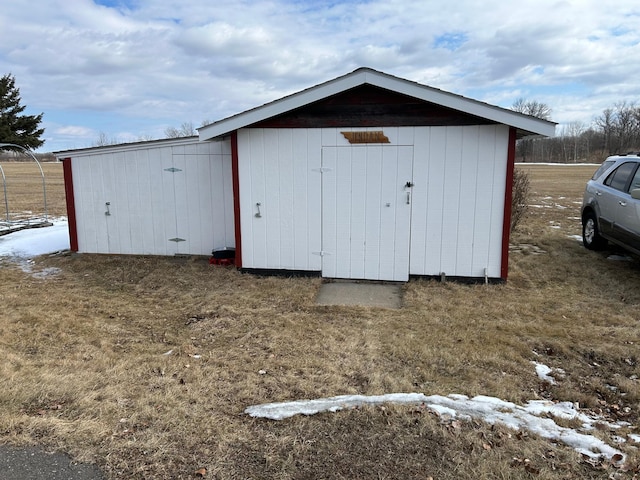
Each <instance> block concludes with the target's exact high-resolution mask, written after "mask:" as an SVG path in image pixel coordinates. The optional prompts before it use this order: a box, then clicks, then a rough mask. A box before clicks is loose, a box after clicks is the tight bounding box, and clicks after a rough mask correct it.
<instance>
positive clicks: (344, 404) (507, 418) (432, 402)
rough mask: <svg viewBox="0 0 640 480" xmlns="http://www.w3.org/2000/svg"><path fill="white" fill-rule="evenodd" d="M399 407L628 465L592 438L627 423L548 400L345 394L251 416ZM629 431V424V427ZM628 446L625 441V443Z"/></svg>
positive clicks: (258, 408) (544, 375) (254, 409)
mask: <svg viewBox="0 0 640 480" xmlns="http://www.w3.org/2000/svg"><path fill="white" fill-rule="evenodd" d="M532 363H534V364H535V368H536V373H537V375H538V377H539V378H540V379H541V380H543V381H547V382H549V383H555V379H554V378H553V377H551V376H550V374H551V373H553V372H555V373H557V374H560V375H562V374H563V373H564V372H563V371H562V369H551V368H549V367H547V366H546V365H543V364H541V363H537V362H532ZM384 403H394V404H400V405H422V406H424V407H425V408H427V409H429V410H431V411H432V412H434V413H436V414H437V415H439V416H441V417H447V418H459V419H461V420H471V419H475V420H481V421H484V422H486V423H488V424H490V425H493V424H496V423H499V424H502V425H505V426H507V427H509V428H512V429H514V430H527V431H529V432H532V433H535V434H537V435H539V436H540V437H542V438H546V439H548V440H553V441H558V442H562V443H564V444H565V445H568V446H570V447H572V448H573V449H575V450H576V451H577V452H579V453H581V454H583V455H586V456H589V457H591V458H594V459H599V458H607V459H609V460H611V461H613V462H614V463H620V462H622V461H624V458H625V457H624V454H623V453H622V452H620V451H619V450H617V449H616V448H614V447H612V446H610V445H608V444H607V443H605V442H604V441H602V440H600V439H599V438H597V437H595V436H593V435H590V434H589V433H586V432H589V431H593V430H594V428H595V426H596V424H599V425H605V426H607V427H609V428H611V429H616V428H620V427H622V426H625V425H622V424H610V423H607V422H606V421H604V420H603V419H602V418H600V417H598V416H596V415H587V414H585V413H583V412H580V411H579V409H578V407H577V406H576V405H574V404H573V403H571V402H558V403H554V402H551V401H548V400H530V401H529V402H528V403H527V404H526V405H516V404H515V403H511V402H506V401H504V400H500V399H499V398H495V397H488V396H483V395H479V396H477V397H473V398H469V397H467V396H465V395H457V394H451V395H448V396H446V397H444V396H441V395H431V396H426V395H424V394H422V393H390V394H387V395H372V396H365V395H340V396H337V397H330V398H319V399H315V400H298V401H292V402H281V403H266V404H262V405H253V406H250V407H248V408H247V409H246V410H245V413H246V414H248V415H249V416H251V417H258V418H268V419H271V420H283V419H285V418H289V417H293V416H294V415H314V414H316V413H320V412H338V411H340V410H344V409H350V408H357V407H360V406H363V405H381V404H384ZM554 417H555V418H559V419H570V420H577V421H579V422H580V423H581V424H582V427H581V428H580V429H579V430H580V431H578V430H577V429H572V428H567V427H562V426H560V425H558V424H557V423H556V422H555V420H554ZM627 426H628V425H627ZM621 440H622V441H625V439H621ZM629 440H631V441H633V442H636V443H638V442H639V441H640V436H635V435H633V436H632V435H629Z"/></svg>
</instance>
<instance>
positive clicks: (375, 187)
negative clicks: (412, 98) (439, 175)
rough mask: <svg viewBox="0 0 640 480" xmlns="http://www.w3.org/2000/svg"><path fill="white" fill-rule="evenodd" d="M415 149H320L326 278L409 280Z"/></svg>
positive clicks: (381, 146) (323, 259) (323, 261)
mask: <svg viewBox="0 0 640 480" xmlns="http://www.w3.org/2000/svg"><path fill="white" fill-rule="evenodd" d="M412 169H413V146H397V145H352V146H347V147H323V149H322V252H320V254H321V255H322V276H323V277H328V278H352V279H367V280H391V281H406V280H408V279H409V239H410V234H411V231H410V230H411V194H412V187H413V178H412Z"/></svg>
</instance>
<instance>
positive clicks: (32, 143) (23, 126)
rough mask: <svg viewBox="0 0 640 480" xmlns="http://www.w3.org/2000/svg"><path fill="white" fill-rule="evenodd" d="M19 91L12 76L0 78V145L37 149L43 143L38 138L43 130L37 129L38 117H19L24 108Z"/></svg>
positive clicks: (40, 117)
mask: <svg viewBox="0 0 640 480" xmlns="http://www.w3.org/2000/svg"><path fill="white" fill-rule="evenodd" d="M21 101H22V99H21V98H20V89H18V88H17V87H16V81H15V78H14V77H13V75H11V74H7V75H4V76H3V77H1V78H0V143H15V144H18V145H21V146H23V147H25V148H29V149H34V148H38V147H39V146H41V145H42V144H43V143H44V140H41V139H40V137H41V136H42V134H43V133H44V128H39V126H40V122H41V121H42V115H43V114H42V113H41V114H40V115H21V113H22V112H23V111H24V109H25V108H26V107H25V106H24V105H21V104H20V102H21Z"/></svg>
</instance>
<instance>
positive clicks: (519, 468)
mask: <svg viewBox="0 0 640 480" xmlns="http://www.w3.org/2000/svg"><path fill="white" fill-rule="evenodd" d="M519 168H520V167H519ZM526 168H527V169H528V171H529V173H530V176H531V185H532V198H533V203H535V204H536V205H541V206H542V207H541V208H532V209H531V211H530V214H529V215H528V216H527V217H526V218H525V220H524V221H523V223H522V224H521V226H520V227H519V229H518V230H517V231H516V233H515V235H514V243H515V244H519V245H522V244H525V246H524V247H521V248H520V249H519V250H517V251H514V252H513V253H512V255H511V269H510V279H509V282H508V283H507V284H504V285H489V286H485V285H473V286H469V285H461V284H455V283H444V284H442V283H438V282H434V281H426V280H421V281H412V282H409V283H408V284H407V285H406V286H405V307H404V308H403V309H401V310H381V309H375V308H357V307H350V308H346V307H319V306H316V305H315V304H314V298H315V295H316V292H317V289H318V287H319V285H320V280H319V279H304V278H295V279H287V278H260V277H254V276H251V275H242V274H239V273H238V272H236V271H234V270H231V269H227V268H220V267H211V266H210V265H208V264H207V262H206V261H205V260H204V259H198V258H191V259H182V258H149V257H112V256H97V255H57V256H52V257H41V258H39V259H37V260H36V265H35V267H34V270H36V271H37V270H38V269H40V268H48V267H56V268H59V269H60V273H59V274H57V275H54V276H48V277H45V278H43V279H40V278H35V277H33V276H32V275H30V274H27V273H24V272H23V271H22V270H21V269H19V268H18V267H17V266H16V265H14V264H11V263H10V262H7V261H4V263H0V273H1V279H0V304H1V305H2V311H1V312H2V313H1V314H0V355H2V357H3V359H4V361H3V362H2V363H0V374H1V378H3V379H4V385H3V386H4V388H3V389H1V390H0V409H1V411H2V412H3V414H2V416H1V417H0V441H1V442H3V443H12V444H41V445H45V446H47V447H49V448H55V449H59V450H63V451H67V452H70V453H71V454H72V455H73V456H74V457H75V458H76V459H78V460H84V461H92V462H96V463H97V464H98V465H100V466H101V467H102V468H103V469H104V470H105V472H107V474H108V475H109V477H110V478H140V479H142V478H144V479H149V478H193V477H194V472H195V471H196V470H197V469H199V468H203V467H204V468H206V469H207V470H208V473H207V476H206V478H219V479H231V478H234V479H235V478H280V479H294V478H295V479H300V478H344V479H350V478H429V477H433V478H434V479H438V480H440V479H459V478H486V479H494V478H516V479H518V478H522V479H525V478H540V479H558V478H572V479H583V478H608V477H609V475H611V474H615V475H619V476H618V477H616V478H633V475H634V474H635V473H637V472H638V458H639V455H638V452H637V449H634V448H633V447H632V446H631V445H629V444H626V445H622V446H620V448H621V449H622V450H624V451H625V453H627V454H628V455H629V460H628V464H627V467H628V469H629V471H628V472H624V471H620V470H616V469H614V468H612V467H609V468H607V469H605V468H604V467H605V466H595V467H594V466H593V465H590V464H589V463H587V462H585V461H584V459H582V458H581V456H580V455H578V454H577V453H575V452H574V451H573V450H571V449H569V448H568V447H565V446H563V445H556V444H553V443H551V442H548V441H545V440H540V439H539V438H537V437H536V436H534V435H530V434H526V433H516V432H513V431H509V430H507V429H506V428H502V427H490V426H488V425H483V424H480V423H477V422H471V423H465V422H451V421H447V420H443V419H440V418H438V417H436V416H434V415H433V414H431V413H428V412H427V411H425V410H424V409H421V408H419V407H416V408H413V407H394V406H387V407H385V408H362V409H356V410H351V411H345V412H340V413H337V414H320V415H316V416H313V417H294V418H291V419H289V420H286V421H282V422H273V421H266V420H259V419H251V418H249V417H247V416H246V415H244V414H243V410H244V408H246V407H247V406H249V405H253V404H259V403H264V402H273V401H284V400H294V399H302V398H317V397H324V396H333V395H339V394H350V393H359V394H382V393H391V392H414V391H415V392H423V393H425V394H428V395H431V394H443V395H446V394H450V393H462V394H466V395H470V396H471V395H477V394H483V395H491V396H497V397H500V398H503V399H505V400H509V401H513V402H516V403H521V402H525V401H527V400H530V399H536V398H548V399H552V400H562V401H573V402H580V404H581V406H582V407H584V408H589V409H592V410H594V411H596V412H598V413H601V414H602V415H603V416H604V417H606V418H608V419H610V420H626V421H629V422H630V423H632V424H633V425H638V424H639V423H640V422H639V420H638V411H639V408H640V389H639V384H638V379H637V375H638V374H639V373H640V372H639V368H638V365H637V362H638V344H639V343H640V327H639V326H638V321H637V310H638V304H639V303H640V288H639V287H640V275H639V273H640V265H639V264H638V262H637V261H633V262H612V261H610V260H607V252H604V253H602V254H599V253H594V252H590V251H586V250H585V249H584V248H583V247H582V246H581V244H580V243H579V242H578V241H577V240H576V239H574V238H570V237H569V235H577V234H579V232H580V226H579V220H577V218H578V217H579V204H578V203H577V202H579V201H580V196H581V191H582V186H583V185H584V182H585V180H586V178H588V177H589V176H590V175H591V173H592V172H593V170H594V169H595V168H593V167H562V166H557V167H542V166H527V167H526ZM540 251H544V252H545V253H541V254H535V253H534V252H540ZM170 350H171V351H172V354H171V355H164V353H166V352H168V351H170ZM197 356H200V358H197ZM533 360H537V361H540V362H542V363H545V364H547V365H549V366H550V367H559V368H562V369H564V370H565V371H566V377H565V378H564V379H563V380H561V381H560V382H559V383H558V384H557V385H553V386H552V385H548V384H544V383H542V382H540V381H539V380H538V379H537V377H536V375H535V372H534V370H533V366H532V364H531V361H533ZM261 370H263V371H266V374H260V371H261ZM612 387H615V388H612ZM628 431H629V429H622V430H621V431H618V432H609V431H606V430H603V431H600V432H598V435H601V436H602V437H603V438H609V439H610V438H611V436H612V435H613V434H614V433H615V434H616V435H624V434H625V433H627V432H628ZM636 433H638V432H637V430H636Z"/></svg>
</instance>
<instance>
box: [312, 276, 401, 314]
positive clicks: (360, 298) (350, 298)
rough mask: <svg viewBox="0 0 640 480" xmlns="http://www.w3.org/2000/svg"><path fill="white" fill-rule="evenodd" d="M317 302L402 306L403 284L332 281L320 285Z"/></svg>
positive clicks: (388, 306)
mask: <svg viewBox="0 0 640 480" xmlns="http://www.w3.org/2000/svg"><path fill="white" fill-rule="evenodd" d="M316 304H317V305H345V306H362V307H380V308H400V307H401V306H402V285H401V284H389V283H368V282H352V281H343V280H338V281H332V282H328V283H323V284H322V285H321V286H320V291H319V292H318V296H317V298H316Z"/></svg>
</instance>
